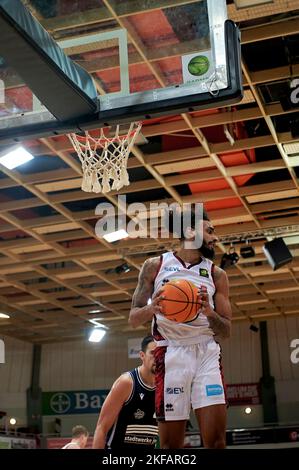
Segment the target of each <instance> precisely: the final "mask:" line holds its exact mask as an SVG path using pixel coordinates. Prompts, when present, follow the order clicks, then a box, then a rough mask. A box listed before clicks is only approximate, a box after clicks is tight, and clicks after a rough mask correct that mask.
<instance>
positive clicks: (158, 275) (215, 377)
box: [129, 212, 232, 449]
mask: <svg viewBox="0 0 299 470" xmlns="http://www.w3.org/2000/svg"><path fill="white" fill-rule="evenodd" d="M202 218H203V221H202V223H201V225H202V226H203V243H202V246H201V247H200V249H196V248H191V249H190V248H186V247H185V246H184V241H186V240H194V239H195V236H196V233H197V232H196V230H199V227H195V225H196V217H195V214H194V213H193V214H192V217H191V223H190V225H191V226H190V227H188V228H187V229H186V231H185V234H184V237H183V238H182V244H181V247H180V249H179V250H178V251H177V252H175V253H170V252H168V253H165V254H163V255H162V256H161V257H160V258H158V257H156V258H150V259H148V260H146V261H145V263H144V265H143V267H142V269H141V272H140V275H139V281H138V285H137V288H136V290H135V293H134V296H133V300H132V307H131V311H130V317H129V322H130V324H131V325H132V326H133V327H138V326H139V325H142V324H144V323H146V322H148V321H152V329H153V336H154V338H155V341H156V343H157V347H156V349H155V362H156V417H157V419H158V422H159V437H160V446H161V448H164V449H178V448H182V447H183V445H184V436H185V429H186V423H187V421H188V419H189V413H190V407H191V406H192V408H193V410H194V412H195V415H196V418H197V421H198V425H199V428H200V433H201V437H202V440H203V444H204V446H205V447H207V448H224V447H225V431H226V400H225V394H224V383H223V379H222V373H221V365H220V347H219V345H218V343H217V342H216V341H215V339H214V336H218V337H219V338H227V337H229V336H230V329H231V316H232V313H231V306H230V302H229V289H228V279H227V275H226V273H225V272H224V271H223V270H222V269H220V268H218V267H217V266H215V265H214V264H213V262H212V261H211V259H213V257H214V254H215V251H214V248H215V243H216V242H217V240H218V239H217V236H216V235H215V229H214V227H213V225H212V223H211V222H210V220H209V218H208V216H207V214H206V213H205V212H204V213H203V216H202ZM178 278H181V279H187V280H189V281H191V282H193V283H194V284H195V285H196V286H197V287H198V289H199V294H200V296H199V301H200V303H201V308H200V310H199V312H198V316H197V318H196V319H195V320H193V321H192V322H189V323H188V324H186V323H176V322H174V321H171V320H168V319H166V318H165V317H164V316H163V315H162V313H161V307H160V306H159V300H161V298H162V297H163V283H165V282H167V281H169V280H172V279H178ZM150 297H151V298H152V303H151V304H150V305H148V299H149V298H150Z"/></svg>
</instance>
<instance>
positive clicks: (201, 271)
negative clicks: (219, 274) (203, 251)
mask: <svg viewBox="0 0 299 470" xmlns="http://www.w3.org/2000/svg"><path fill="white" fill-rule="evenodd" d="M199 275H200V276H201V277H209V271H208V270H207V269H204V268H199Z"/></svg>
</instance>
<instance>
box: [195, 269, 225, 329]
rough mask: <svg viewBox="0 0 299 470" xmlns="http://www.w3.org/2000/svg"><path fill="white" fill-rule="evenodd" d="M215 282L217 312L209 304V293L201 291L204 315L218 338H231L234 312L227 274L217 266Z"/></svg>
mask: <svg viewBox="0 0 299 470" xmlns="http://www.w3.org/2000/svg"><path fill="white" fill-rule="evenodd" d="M214 282H215V287H216V293H215V296H214V304H215V310H213V309H212V308H211V306H210V304H209V298H208V294H207V292H204V291H200V296H201V304H202V309H201V311H202V313H203V314H204V315H206V316H207V318H208V321H209V324H210V327H211V328H212V330H213V331H214V333H215V335H216V336H219V337H220V338H229V337H230V332H231V318H232V310H231V305H230V301H229V287H228V279H227V274H226V272H225V271H223V269H220V268H218V267H217V266H215V271H214Z"/></svg>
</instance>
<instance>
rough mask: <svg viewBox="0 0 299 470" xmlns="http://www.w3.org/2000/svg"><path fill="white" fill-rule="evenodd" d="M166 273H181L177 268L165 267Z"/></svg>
mask: <svg viewBox="0 0 299 470" xmlns="http://www.w3.org/2000/svg"><path fill="white" fill-rule="evenodd" d="M164 271H170V272H173V273H178V272H179V271H180V268H179V267H177V266H165V267H164Z"/></svg>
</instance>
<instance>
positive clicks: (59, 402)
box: [42, 390, 109, 416]
mask: <svg viewBox="0 0 299 470" xmlns="http://www.w3.org/2000/svg"><path fill="white" fill-rule="evenodd" d="M108 393H109V390H76V391H64V392H44V393H43V394H42V410H43V416H50V415H75V414H83V413H84V414H86V413H98V412H99V410H100V409H101V407H102V405H103V403H104V401H105V398H106V396H107V395H108Z"/></svg>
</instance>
